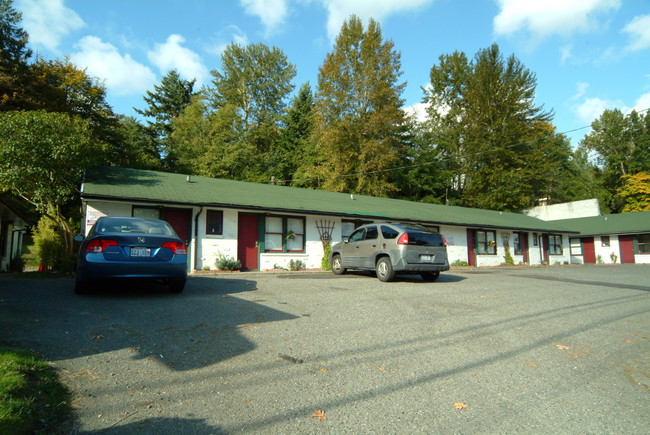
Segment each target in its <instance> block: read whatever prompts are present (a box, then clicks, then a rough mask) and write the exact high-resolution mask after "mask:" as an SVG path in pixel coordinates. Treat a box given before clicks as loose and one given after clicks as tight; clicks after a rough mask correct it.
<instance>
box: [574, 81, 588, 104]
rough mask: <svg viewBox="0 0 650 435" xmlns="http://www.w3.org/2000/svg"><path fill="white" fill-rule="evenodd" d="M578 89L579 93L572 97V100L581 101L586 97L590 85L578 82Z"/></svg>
mask: <svg viewBox="0 0 650 435" xmlns="http://www.w3.org/2000/svg"><path fill="white" fill-rule="evenodd" d="M576 87H577V91H576V94H575V95H574V96H573V97H571V99H572V100H579V99H580V98H582V97H584V96H585V94H586V93H587V90H588V89H589V83H585V82H578V85H577V86H576Z"/></svg>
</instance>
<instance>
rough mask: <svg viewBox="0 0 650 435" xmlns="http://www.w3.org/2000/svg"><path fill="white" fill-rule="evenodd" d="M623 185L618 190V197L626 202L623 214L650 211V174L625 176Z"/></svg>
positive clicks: (641, 173)
mask: <svg viewBox="0 0 650 435" xmlns="http://www.w3.org/2000/svg"><path fill="white" fill-rule="evenodd" d="M622 178H623V185H622V186H621V187H620V188H618V190H617V193H618V195H619V196H620V197H621V198H622V199H623V200H624V201H625V206H624V207H623V210H622V213H631V212H635V211H650V174H649V173H647V172H639V173H637V174H630V175H623V177H622Z"/></svg>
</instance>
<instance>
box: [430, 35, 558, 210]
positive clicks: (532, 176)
mask: <svg viewBox="0 0 650 435" xmlns="http://www.w3.org/2000/svg"><path fill="white" fill-rule="evenodd" d="M439 61H440V63H439V64H437V65H434V66H433V67H432V69H431V74H430V77H431V87H430V88H429V89H427V90H426V91H425V99H424V101H425V102H426V103H429V109H428V114H429V118H430V120H429V124H428V125H429V127H430V128H431V129H432V136H433V139H434V140H435V141H436V146H438V147H439V148H440V152H441V155H442V156H443V157H444V160H445V161H446V162H447V168H448V169H449V170H450V171H452V173H453V175H452V177H451V178H450V179H449V180H448V189H449V190H450V191H452V192H453V194H452V197H454V198H458V201H459V202H460V203H461V204H462V205H466V206H470V207H477V208H487V209H494V210H503V211H518V210H521V209H523V208H525V207H528V206H530V205H532V204H533V203H534V201H535V200H536V199H537V198H539V195H541V194H543V193H544V191H545V190H546V189H547V188H548V186H547V183H545V182H544V178H545V177H544V176H542V175H540V174H541V171H545V172H546V173H549V171H551V172H552V171H554V170H555V169H554V168H550V167H549V165H548V163H549V161H548V160H546V159H547V158H548V157H549V156H554V155H555V157H559V155H558V151H559V149H561V148H562V147H564V146H565V145H564V142H563V141H562V140H555V139H554V138H553V137H552V135H550V134H549V131H550V128H549V122H550V120H551V118H552V113H550V112H546V111H544V109H543V108H542V107H538V106H535V105H534V103H533V101H534V97H535V87H536V77H535V75H534V74H533V73H532V72H531V71H529V70H528V69H527V68H525V66H524V65H523V64H522V63H521V62H520V61H519V60H518V59H517V58H516V57H515V56H514V55H511V56H509V57H508V58H504V57H503V55H502V54H501V52H500V50H499V47H498V46H497V45H496V44H493V45H492V46H490V47H488V48H486V49H482V50H479V51H478V53H477V54H476V55H475V57H474V59H473V60H472V61H471V62H470V61H468V59H467V56H466V55H465V54H464V53H461V52H455V53H453V54H451V55H443V56H440V58H439ZM560 154H561V153H560ZM552 163H553V164H554V165H557V164H558V163H559V161H558V160H557V159H555V160H553V161H552Z"/></svg>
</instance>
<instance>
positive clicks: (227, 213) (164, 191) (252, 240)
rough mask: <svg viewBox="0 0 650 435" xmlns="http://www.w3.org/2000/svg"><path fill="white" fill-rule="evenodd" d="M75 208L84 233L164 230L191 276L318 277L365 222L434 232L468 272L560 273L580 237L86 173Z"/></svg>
mask: <svg viewBox="0 0 650 435" xmlns="http://www.w3.org/2000/svg"><path fill="white" fill-rule="evenodd" d="M81 199H82V205H83V212H84V214H85V218H84V224H83V225H82V228H83V230H84V231H85V232H87V231H88V229H89V228H90V227H91V226H92V225H93V224H94V223H95V221H96V220H97V219H98V218H99V217H101V216H136V217H148V218H158V219H164V220H166V221H168V222H169V223H170V224H171V225H172V226H173V227H174V228H175V230H176V232H177V233H178V234H179V236H180V237H181V238H182V239H183V240H185V241H186V242H187V244H188V247H189V252H190V255H189V260H188V261H189V263H190V264H189V266H190V270H202V269H207V268H210V269H214V264H215V260H216V258H217V257H218V256H220V255H222V256H225V257H230V258H236V259H239V260H240V261H241V263H242V266H243V268H244V269H246V270H268V269H275V268H277V267H278V266H280V267H287V264H288V263H289V261H290V260H301V261H303V262H304V263H305V265H306V267H307V268H319V267H320V264H321V258H322V257H323V252H324V248H323V246H324V245H323V242H324V241H325V242H330V241H331V242H337V241H340V240H342V239H343V237H346V236H348V235H350V234H351V233H352V231H353V230H354V229H355V228H356V227H358V226H359V225H361V224H364V223H370V222H403V223H416V224H420V225H424V226H427V227H430V228H433V229H436V230H438V231H439V232H440V233H441V234H443V235H444V236H445V237H446V239H447V243H448V248H447V249H448V253H449V259H450V263H452V264H453V263H454V262H465V263H467V264H468V265H471V266H496V265H500V264H503V263H505V256H506V249H507V250H508V251H509V252H510V255H511V256H512V258H513V260H514V262H515V264H564V263H566V264H568V263H569V262H570V260H571V256H570V244H569V239H570V238H571V237H575V236H577V234H578V230H576V229H575V228H567V227H565V226H563V225H562V224H561V223H558V222H549V221H544V220H541V219H537V218H534V217H531V216H527V215H525V214H521V213H506V212H498V211H493V210H481V209H472V208H464V207H454V206H445V205H438V204H428V203H420V202H414V201H404V200H398V199H389V198H377V197H372V196H365V195H356V194H346V193H337V192H326V191H320V190H312V189H303V188H295V187H287V186H278V185H272V184H260V183H249V182H242V181H233V180H224V179H215V178H207V177H198V176H188V175H182V174H173V173H164V172H155V171H145V170H137V169H126V168H118V167H100V168H95V169H92V170H89V171H88V172H87V173H86V177H85V180H84V182H83V184H82V189H81Z"/></svg>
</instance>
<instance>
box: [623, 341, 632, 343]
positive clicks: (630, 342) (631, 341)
mask: <svg viewBox="0 0 650 435" xmlns="http://www.w3.org/2000/svg"><path fill="white" fill-rule="evenodd" d="M623 341H624V342H626V343H632V340H623Z"/></svg>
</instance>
